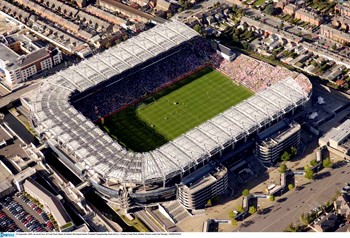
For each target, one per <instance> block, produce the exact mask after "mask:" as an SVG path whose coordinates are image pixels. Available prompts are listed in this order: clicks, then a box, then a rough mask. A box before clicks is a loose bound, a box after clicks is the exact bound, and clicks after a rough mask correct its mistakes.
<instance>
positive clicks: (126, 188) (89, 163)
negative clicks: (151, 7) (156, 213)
mask: <svg viewBox="0 0 350 238" xmlns="http://www.w3.org/2000/svg"><path fill="white" fill-rule="evenodd" d="M209 74H213V75H210V76H206V75H209ZM192 75H196V76H195V77H194V76H193V77H194V79H192V80H190V82H189V83H188V84H187V82H186V85H185V86H183V85H180V86H179V88H175V89H172V90H171V92H170V93H169V94H167V95H166V97H168V96H171V95H172V94H173V93H178V92H181V90H182V91H183V92H182V93H181V94H179V93H178V94H179V95H180V96H181V97H178V98H175V99H174V100H170V99H169V97H168V98H167V100H168V104H167V102H165V103H164V102H163V103H161V104H160V103H159V101H161V100H162V97H160V96H159V95H162V93H164V90H168V89H169V88H171V87H173V86H174V85H175V86H176V85H178V84H179V83H181V82H183V80H187V79H188V77H190V76H192ZM213 77H214V78H215V77H216V78H217V79H216V78H215V82H219V80H222V87H221V88H219V89H218V91H220V90H223V89H227V90H228V91H227V93H226V96H225V97H229V96H230V95H231V96H232V95H236V96H237V95H242V96H241V98H228V100H226V101H225V103H222V102H221V101H220V102H219V103H216V104H214V105H215V106H213V107H211V109H210V110H209V108H210V104H208V105H206V104H205V103H204V101H203V102H198V105H199V104H201V105H202V104H205V105H204V106H203V105H202V107H203V109H201V110H197V109H193V110H191V111H194V110H197V111H196V113H198V114H196V116H195V117H194V116H193V115H187V116H188V117H192V119H191V120H188V122H186V124H189V126H188V127H187V128H185V129H184V130H180V129H176V130H173V131H169V130H170V129H172V128H173V127H174V126H175V125H176V124H177V123H176V122H171V119H172V117H174V118H177V119H176V120H179V118H184V119H186V118H185V117H183V116H181V115H182V114H183V113H187V114H188V112H189V110H187V109H186V110H183V109H171V107H175V106H180V105H179V104H181V103H182V104H181V105H183V106H182V108H186V106H187V107H190V104H189V101H185V102H182V101H181V100H182V99H183V98H184V95H186V94H187V93H190V94H191V95H192V94H193V93H194V92H195V91H197V90H196V88H195V90H192V91H188V92H187V91H184V90H185V88H186V87H187V86H188V85H192V83H197V82H198V84H199V83H201V85H199V86H197V89H200V88H203V85H207V84H209V83H210V80H209V79H212V78H213ZM230 80H231V83H230V85H229V84H227V82H228V81H230ZM191 87H193V86H191ZM209 87H210V88H214V86H213V85H212V86H209ZM311 91H312V87H311V83H310V82H309V80H308V79H307V78H306V77H305V76H304V75H302V74H298V73H295V72H290V71H288V70H286V69H284V68H281V67H273V66H271V65H268V64H266V63H264V62H260V61H257V60H254V59H252V58H250V57H247V56H244V55H240V56H238V57H237V58H236V59H235V60H233V61H232V62H228V61H224V60H223V59H222V58H221V57H220V56H219V55H217V54H216V53H215V52H213V50H211V47H210V44H209V43H208V42H207V41H206V40H204V39H203V38H201V37H200V36H199V35H198V34H197V33H196V32H195V31H193V30H192V29H191V28H189V27H187V26H186V25H185V24H183V23H180V22H178V21H169V22H166V23H164V24H159V25H157V26H155V27H154V28H152V29H150V30H148V31H146V32H143V33H141V34H139V35H138V36H136V37H134V38H132V39H130V40H128V41H126V42H123V43H121V44H119V45H118V46H116V47H113V48H111V49H108V50H106V51H105V52H103V53H100V54H98V55H96V56H93V57H92V58H90V59H87V60H84V61H83V62H81V63H79V64H77V65H75V66H72V67H69V68H68V69H65V70H64V71H61V72H59V73H57V74H56V75H53V76H50V77H48V78H47V79H46V80H45V82H44V83H42V84H41V85H40V87H39V89H38V90H37V92H36V98H35V100H33V112H32V124H33V127H34V128H35V131H36V132H37V134H38V135H39V137H40V139H41V140H42V141H43V142H45V143H46V144H47V145H48V146H50V148H52V150H53V151H54V152H55V153H56V154H57V155H58V156H59V157H60V159H61V160H62V161H63V162H64V163H65V165H66V166H67V167H69V168H70V169H71V170H72V171H74V172H75V173H76V174H78V175H79V176H80V177H81V178H82V179H84V180H88V181H89V182H91V184H92V185H93V187H94V188H96V190H97V191H98V192H100V194H102V195H103V197H104V198H106V199H109V200H110V201H113V202H116V203H119V204H120V205H122V206H124V207H132V206H142V205H146V204H149V203H153V202H158V201H164V200H167V199H172V198H174V197H175V195H176V189H177V185H178V184H179V183H181V181H182V179H183V178H184V177H186V176H187V175H189V174H193V173H195V172H196V171H197V170H199V169H200V168H202V167H203V166H204V165H206V164H207V163H208V162H209V161H211V160H213V158H217V157H220V155H221V154H223V153H225V151H230V150H232V149H233V148H234V147H235V145H236V144H237V143H238V142H240V141H242V140H246V139H247V138H248V137H249V136H251V135H253V134H254V133H256V132H258V131H260V130H263V129H266V128H267V127H269V126H270V125H271V124H272V123H274V122H275V121H278V120H279V119H281V118H283V117H284V116H286V115H288V114H290V113H293V112H294V111H295V109H297V108H299V107H300V106H302V105H304V104H305V103H306V102H307V101H308V100H309V98H310V96H311ZM204 92H206V90H204V91H203V92H199V93H198V95H197V96H198V97H200V96H201V95H203V94H204ZM222 94H223V95H225V94H224V92H222ZM155 97H159V98H156V99H155ZM219 97H220V95H219V94H218V93H216V94H213V95H212V96H211V97H210V98H219ZM149 98H151V99H152V100H153V101H152V102H151V103H150V105H147V108H148V109H147V110H149V113H148V114H147V113H145V115H146V114H147V115H148V116H150V115H152V114H154V113H155V112H157V111H158V110H160V108H163V110H165V111H164V112H163V113H161V114H159V115H156V116H154V117H153V118H151V119H149V120H150V121H151V122H150V124H149V125H147V126H148V128H150V129H151V130H153V132H154V131H157V129H158V127H162V126H164V125H166V127H163V129H162V130H159V131H160V132H161V131H167V132H165V133H163V134H162V135H161V139H159V141H157V140H151V141H157V143H156V144H153V145H150V144H149V143H145V145H146V146H144V147H139V148H138V147H135V145H138V144H139V142H140V141H136V143H135V141H134V142H133V143H129V142H125V141H123V139H122V138H119V137H120V135H117V136H113V133H110V132H109V130H110V129H111V128H112V127H113V125H112V126H110V127H104V126H105V125H106V124H107V122H108V120H109V118H113V117H114V116H115V115H116V116H118V115H119V114H120V113H122V112H123V111H125V110H128V109H129V108H130V107H136V108H137V109H138V110H140V111H142V110H143V108H144V107H145V106H144V105H143V104H144V103H145V102H147V100H149ZM191 98H193V97H191V96H187V100H190V99H191ZM158 99H159V100H158ZM207 99H208V97H206V100H207ZM226 102H229V103H226ZM187 103H188V104H187ZM212 103H215V102H214V101H212ZM157 105H161V106H157ZM166 105H168V106H166ZM220 105H221V106H222V107H221V108H218V107H219V106H220ZM153 106H154V107H155V109H153V110H152V107H153ZM167 108H168V109H169V112H168V109H167ZM196 108H197V107H196ZM217 108H218V109H217ZM177 110H178V111H179V112H180V113H178V111H177ZM170 112H171V113H172V114H167V113H170ZM208 112H210V113H208ZM147 115H146V116H147ZM141 116H142V115H141ZM166 120H168V121H166ZM174 120H175V119H174ZM117 121H118V120H117ZM164 121H165V122H164ZM192 121H194V122H193V123H192ZM191 123H192V124H191ZM169 125H170V126H169ZM124 126H125V125H122V126H120V128H123V127H124ZM101 128H102V129H103V130H102V129H101ZM179 128H183V126H180V127H179ZM125 131H132V130H131V129H128V128H127V129H126V130H125ZM159 131H158V132H159ZM137 132H138V130H137V129H135V130H134V131H133V133H137ZM131 134H132V133H131ZM151 134H152V133H151ZM151 134H150V133H146V134H145V137H144V138H147V137H148V136H150V135H151ZM129 135H130V134H129ZM112 137H113V138H112ZM128 137H129V136H128ZM136 137H137V136H136ZM130 145H131V146H130ZM133 146H134V147H133ZM131 147H132V148H131Z"/></svg>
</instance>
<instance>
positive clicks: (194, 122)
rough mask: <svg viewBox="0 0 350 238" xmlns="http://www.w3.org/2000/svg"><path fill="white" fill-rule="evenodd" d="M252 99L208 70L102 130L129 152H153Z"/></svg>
mask: <svg viewBox="0 0 350 238" xmlns="http://www.w3.org/2000/svg"><path fill="white" fill-rule="evenodd" d="M252 95H253V92H252V91H250V90H249V89H247V88H245V87H244V86H241V85H237V84H236V83H235V82H234V81H232V80H231V79H230V78H228V77H226V76H225V75H223V74H221V73H220V72H218V71H216V70H214V69H212V68H210V67H207V68H204V69H203V70H201V71H199V72H197V73H194V74H192V75H190V76H188V77H187V78H185V79H183V80H181V81H179V82H177V83H175V84H173V85H171V86H169V87H167V88H165V89H163V90H161V91H159V92H158V93H156V94H154V95H152V96H151V97H149V98H146V99H145V100H144V101H142V102H141V103H140V104H138V105H134V106H130V107H128V108H126V109H125V110H123V111H121V112H118V113H116V114H114V115H112V116H110V117H108V118H106V119H105V120H104V122H103V125H102V124H100V126H101V128H103V129H104V130H105V131H107V132H108V133H109V134H110V135H111V136H112V137H113V138H114V139H116V140H118V142H119V143H121V144H123V145H124V146H126V147H127V148H129V149H131V150H133V151H137V152H145V151H150V150H153V149H155V148H157V147H159V146H161V145H163V144H165V143H166V142H168V141H170V140H173V139H175V138H176V137H178V136H180V135H181V134H184V133H186V132H187V131H189V130H191V129H192V128H194V127H196V126H198V125H200V124H202V123H203V122H205V121H207V120H208V119H210V118H212V117H214V116H216V115H217V114H219V113H221V112H223V111H225V110H227V109H228V108H230V107H232V106H233V105H235V104H237V103H239V102H241V101H243V100H244V99H247V98H248V97H250V96H252Z"/></svg>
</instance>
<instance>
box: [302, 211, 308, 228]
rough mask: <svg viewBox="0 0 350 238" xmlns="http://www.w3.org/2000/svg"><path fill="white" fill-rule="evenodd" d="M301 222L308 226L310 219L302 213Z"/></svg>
mask: <svg viewBox="0 0 350 238" xmlns="http://www.w3.org/2000/svg"><path fill="white" fill-rule="evenodd" d="M300 222H301V223H303V224H304V225H306V226H307V225H309V219H308V217H307V215H305V214H304V213H302V214H301V216H300Z"/></svg>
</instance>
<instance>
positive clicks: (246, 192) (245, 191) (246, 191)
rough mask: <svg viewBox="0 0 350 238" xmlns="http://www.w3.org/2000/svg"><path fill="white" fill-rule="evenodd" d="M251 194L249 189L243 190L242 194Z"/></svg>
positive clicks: (246, 195)
mask: <svg viewBox="0 0 350 238" xmlns="http://www.w3.org/2000/svg"><path fill="white" fill-rule="evenodd" d="M249 194H250V192H249V190H248V189H244V190H243V192H242V196H244V197H248V195H249Z"/></svg>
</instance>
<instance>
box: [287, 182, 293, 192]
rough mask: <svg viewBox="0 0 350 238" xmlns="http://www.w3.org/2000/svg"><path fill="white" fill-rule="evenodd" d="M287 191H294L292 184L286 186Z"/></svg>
mask: <svg viewBox="0 0 350 238" xmlns="http://www.w3.org/2000/svg"><path fill="white" fill-rule="evenodd" d="M288 189H289V191H291V190H293V189H294V185H293V184H291V183H290V184H288Z"/></svg>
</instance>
